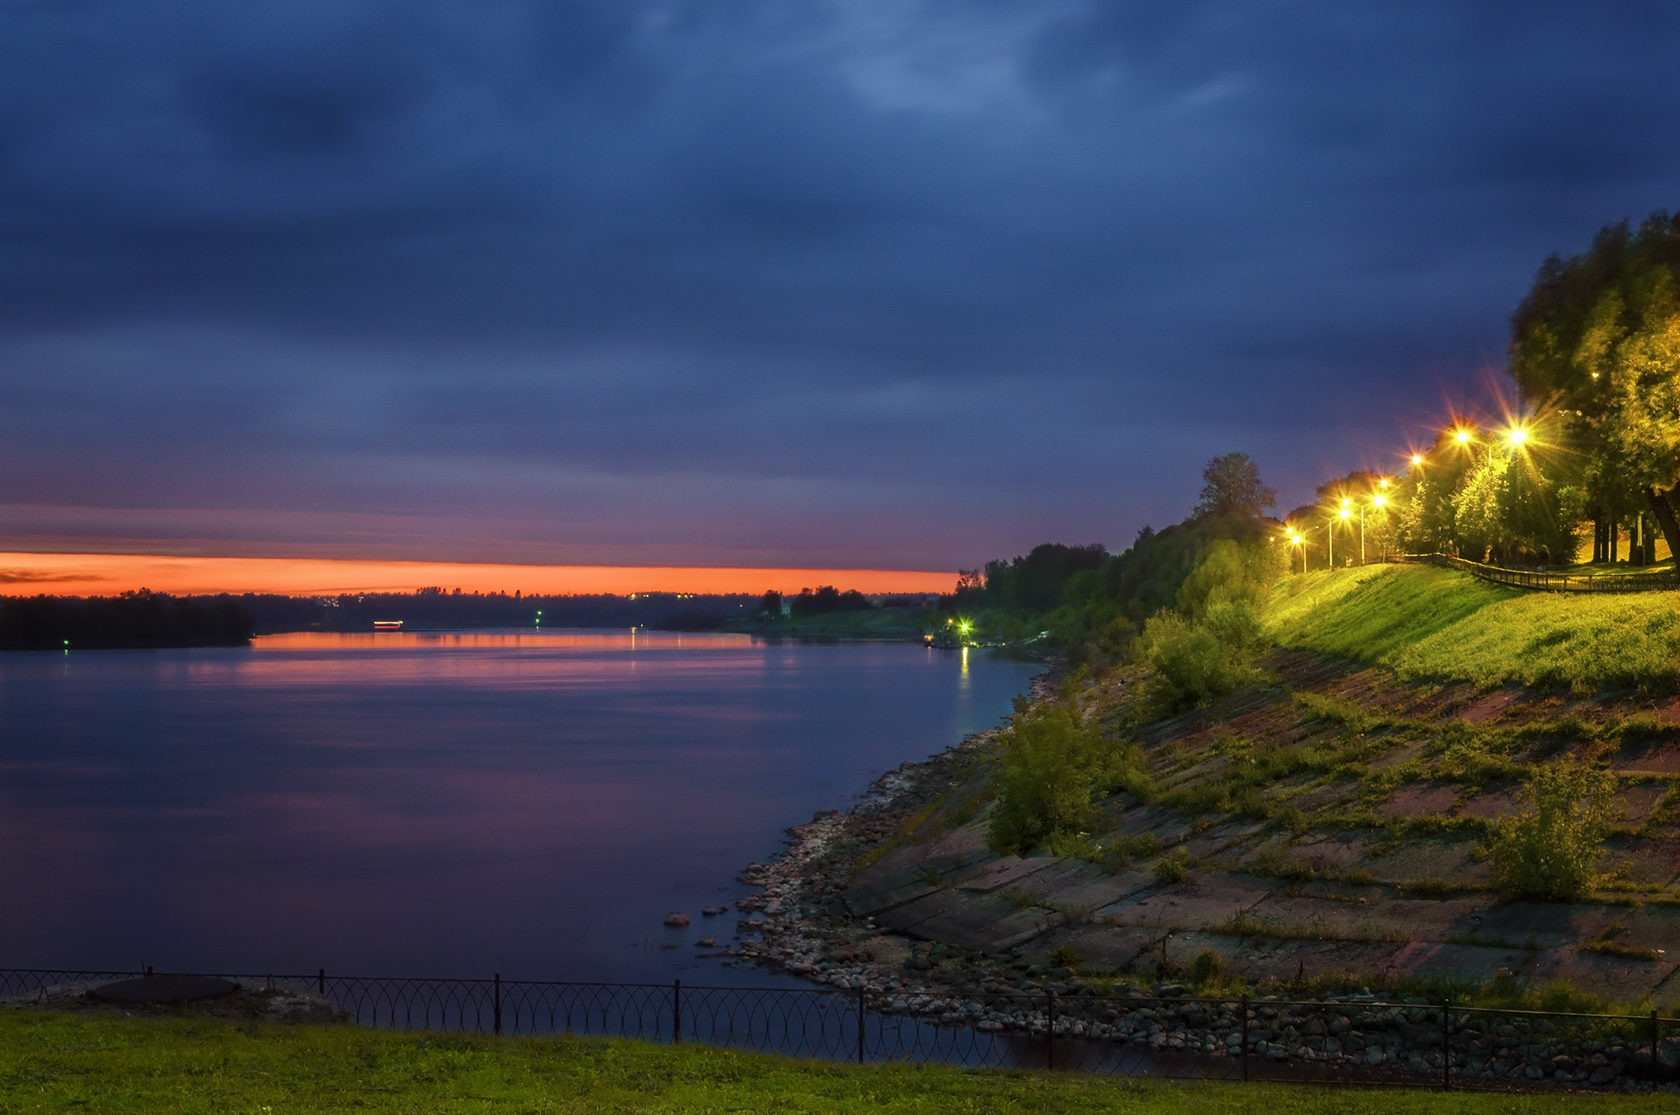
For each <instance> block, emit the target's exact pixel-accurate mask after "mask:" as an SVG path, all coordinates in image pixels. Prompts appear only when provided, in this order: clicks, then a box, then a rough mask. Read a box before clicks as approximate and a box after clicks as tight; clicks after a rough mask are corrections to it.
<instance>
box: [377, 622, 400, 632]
mask: <svg viewBox="0 0 1680 1115" xmlns="http://www.w3.org/2000/svg"><path fill="white" fill-rule="evenodd" d="M402 625H403V621H402V620H400V619H376V620H374V621H373V629H374V630H375V631H401V630H402Z"/></svg>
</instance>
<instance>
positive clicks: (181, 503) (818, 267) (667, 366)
mask: <svg viewBox="0 0 1680 1115" xmlns="http://www.w3.org/2000/svg"><path fill="white" fill-rule="evenodd" d="M1677 24H1680V16H1676V15H1673V14H1671V13H1670V12H1669V11H1668V10H1667V9H1666V8H1663V7H1653V6H1647V5H1624V6H1612V7H1609V8H1605V7H1602V6H1600V7H1595V8H1591V9H1589V8H1585V7H1580V6H1573V7H1565V6H1563V5H1554V4H1540V5H1533V4H1527V5H1523V6H1520V7H1519V6H1516V5H1514V4H1503V3H1500V4H1485V5H1474V6H1470V7H1466V6H1463V5H1458V4H1450V3H1446V2H1444V0H1443V2H1438V3H1417V4H1398V3H1395V4H1380V5H1374V6H1373V5H1365V6H1363V7H1358V8H1343V9H1336V10H1333V11H1332V10H1328V9H1325V8H1324V7H1323V6H1322V5H1314V4H1307V3H1304V2H1289V3H1277V4H1266V5H1259V6H1257V5H1241V4H1234V3H1229V2H1211V0H1209V2H1195V3H1188V4H1178V5H1161V4H1145V3H1131V2H1125V3H1098V2H1096V0H1055V2H1052V3H1048V4H1043V5H1035V6H1027V7H1023V6H1021V5H1016V4H1005V3H1001V2H983V0H967V2H959V0H920V2H904V0H898V2H894V3H887V2H885V0H853V2H851V3H846V4H840V3H820V4H810V5H798V6H789V5H779V4H771V3H768V2H751V0H729V2H716V0H714V2H700V0H669V2H655V0H645V2H606V0H601V2H583V0H577V2H571V3H565V4H541V3H535V2H515V0H500V2H494V3H473V4H467V3H464V2H462V3H442V4H428V5H421V6H415V5H409V4H397V3H394V2H393V3H386V2H375V0H354V2H349V3H346V2H343V0H340V2H336V3H326V2H324V0H310V2H299V0H287V2H284V3H282V2H279V0H263V2H255V3H250V4H241V5H231V6H230V5H219V4H209V3H199V2H186V0H176V2H165V3H153V4H146V5H129V4H122V3H118V2H116V0H101V2H92V0H84V2H80V3H66V2H62V0H53V2H49V0H11V2H10V3H7V4H4V5H0V368H4V369H5V370H4V371H0V377H3V382H0V387H4V389H5V397H6V399H7V406H6V408H5V410H4V411H3V412H0V435H3V437H0V469H3V470H4V472H3V475H5V476H7V477H8V478H9V480H10V482H11V485H12V489H13V490H12V491H10V492H0V531H5V532H7V533H9V534H11V535H13V536H20V537H21V536H37V537H46V536H48V535H50V536H51V537H53V538H55V539H62V538H64V537H67V536H75V535H76V532H82V533H83V534H86V535H87V536H88V537H89V545H90V546H97V542H96V540H95V536H96V535H97V534H98V533H99V532H98V528H97V521H98V519H99V516H100V515H102V514H103V515H106V516H108V517H111V518H113V520H115V519H117V518H120V519H121V520H122V525H121V526H120V528H117V527H113V531H116V530H118V529H120V530H121V532H122V533H123V535H124V537H130V538H132V537H137V536H142V535H147V536H149V535H148V531H151V530H152V529H153V528H150V527H144V528H143V523H142V522H141V521H140V520H139V519H136V518H135V516H141V517H144V516H152V518H151V519H150V520H148V521H151V522H154V523H155V524H159V525H157V526H156V530H155V534H156V536H157V537H160V538H166V537H168V530H169V528H168V527H167V523H168V522H169V521H171V520H170V518H169V517H170V516H171V515H184V516H188V517H189V519H190V525H188V526H183V527H182V529H183V530H184V531H189V532H190V533H191V534H192V536H193V537H196V538H201V539H202V538H214V537H218V535H217V531H216V528H215V527H214V523H213V520H211V519H207V518H205V517H204V516H209V515H213V514H221V515H223V516H225V519H224V521H225V522H226V523H228V524H229V525H228V527H227V529H226V531H225V532H224V534H225V537H226V539H227V540H228V541H229V543H230V544H235V543H236V544H237V545H239V546H241V547H244V548H246V549H251V548H253V547H261V546H268V547H270V548H272V549H274V550H275V551H276V552H280V551H282V550H285V551H286V552H292V551H291V550H290V549H288V548H289V547H296V546H300V545H306V544H308V545H317V546H322V547H329V546H339V545H341V544H347V543H344V539H345V537H346V535H345V534H344V533H343V532H344V531H345V529H346V528H345V526H344V523H345V521H346V520H345V519H342V518H337V517H336V516H349V517H351V519H353V518H354V516H356V515H357V514H358V513H360V514H364V515H369V516H380V515H386V514H397V515H399V518H398V519H394V520H389V524H393V525H390V529H389V530H388V531H386V532H384V533H383V535H380V534H379V533H378V532H376V536H375V537H373V538H372V539H370V540H368V541H367V542H366V544H367V545H369V546H372V547H375V548H377V547H379V546H387V547H396V548H400V549H402V550H403V552H404V553H405V555H406V556H421V555H420V551H426V550H427V548H428V547H429V548H431V549H433V550H436V551H437V552H438V554H439V556H450V557H454V558H461V557H470V556H472V555H473V553H474V547H475V545H477V544H479V543H476V542H475V539H480V540H483V539H495V540H498V541H497V542H496V543H495V545H505V546H517V547H519V548H520V553H522V554H524V555H526V556H527V557H529V556H530V555H532V554H538V553H541V552H552V553H556V554H558V553H561V552H562V551H563V550H564V548H565V547H566V546H571V547H574V549H573V550H565V552H581V551H580V550H577V549H575V548H577V547H582V548H584V549H588V548H589V547H596V548H597V550H591V551H590V552H597V551H598V550H599V548H602V547H604V548H606V549H607V550H610V551H611V552H613V553H618V554H623V555H629V554H631V553H632V552H633V551H635V549H636V548H637V547H642V548H644V549H645V550H646V552H649V553H654V552H657V553H659V554H661V555H665V556H667V557H669V556H670V555H674V554H682V553H689V554H690V558H688V559H683V560H697V561H702V560H718V561H738V560H742V559H743V557H744V556H745V557H750V556H751V555H768V554H775V555H777V556H776V558H775V560H777V561H789V560H797V559H796V558H795V557H791V556H790V555H797V554H798V553H808V554H810V555H811V557H810V561H811V562H812V563H813V564H816V563H825V562H832V561H836V560H842V559H844V560H849V561H855V562H863V563H879V564H889V565H890V564H900V563H907V562H915V563H932V564H935V565H958V564H973V563H975V562H977V561H980V560H984V559H985V558H986V557H990V556H995V555H997V554H999V553H1004V552H1009V551H1018V550H1021V549H1024V548H1026V547H1028V546H1030V545H1031V544H1032V543H1034V542H1036V541H1039V540H1042V539H1043V538H1045V537H1059V538H1067V539H1071V540H1077V541H1089V540H1093V539H1102V540H1104V541H1107V542H1109V543H1110V544H1111V545H1116V546H1118V545H1123V544H1124V543H1125V542H1126V541H1127V540H1129V538H1130V537H1131V535H1132V534H1133V533H1134V532H1135V530H1136V528H1137V526H1139V525H1141V524H1142V522H1144V521H1151V522H1153V523H1155V524H1156V525H1161V524H1163V523H1165V522H1168V521H1171V520H1173V519H1176V518H1178V517H1180V516H1182V514H1183V513H1184V512H1185V511H1186V510H1187V509H1188V506H1189V504H1190V503H1191V502H1192V501H1193V499H1194V495H1195V489H1196V487H1197V480H1198V476H1199V470H1200V467H1201V465H1202V463H1203V462H1205V460H1206V459H1207V458H1208V457H1211V456H1212V455H1214V454H1216V453H1219V452H1224V451H1227V450H1231V449H1241V450H1244V451H1248V452H1250V453H1252V454H1253V455H1254V456H1255V457H1256V458H1257V459H1258V460H1259V461H1260V463H1261V466H1262V469H1263V470H1264V471H1265V473H1266V475H1267V476H1268V479H1271V480H1272V481H1273V482H1274V483H1276V484H1278V485H1279V486H1280V487H1283V488H1285V489H1286V494H1285V496H1284V500H1285V502H1286V503H1289V504H1290V505H1291V506H1293V504H1294V503H1296V502H1299V501H1300V499H1302V498H1305V495H1306V494H1310V491H1311V489H1312V487H1313V486H1315V485H1316V483H1317V482H1318V480H1319V479H1321V478H1322V475H1328V474H1332V473H1339V472H1343V471H1346V470H1347V469H1348V468H1350V467H1353V466H1354V465H1356V464H1370V463H1374V459H1376V458H1380V457H1381V456H1382V455H1383V453H1385V452H1387V451H1388V449H1389V448H1391V447H1396V446H1399V445H1401V444H1403V443H1404V441H1405V440H1406V439H1407V438H1408V437H1411V436H1412V435H1413V430H1411V429H1402V428H1398V427H1399V425H1400V424H1401V423H1400V422H1399V421H1398V419H1399V418H1402V417H1403V419H1404V422H1405V424H1408V425H1416V424H1423V423H1427V422H1428V421H1430V420H1431V417H1430V415H1431V413H1432V411H1434V410H1437V409H1439V408H1440V407H1441V403H1442V400H1443V399H1444V398H1445V397H1449V396H1452V395H1455V394H1460V393H1467V392H1477V393H1480V392H1481V391H1482V390H1483V388H1484V383H1485V376H1486V373H1487V369H1488V368H1489V367H1490V366H1497V365H1498V363H1499V361H1500V359H1501V354H1502V352H1503V346H1504V330H1505V315H1506V314H1508V313H1509V311H1510V309H1511V308H1512V307H1513V306H1514V305H1515V304H1516V302H1517V300H1518V299H1520V297H1521V295H1522V293H1523V291H1524V289H1525V288H1526V285H1527V283H1528V282H1529V281H1530V279H1531V278H1532V275H1533V273H1534V269H1535V268H1536V267H1537V266H1538V264H1539V262H1540V261H1541V259H1543V258H1544V256H1545V255H1546V254H1547V253H1549V252H1552V251H1564V252H1570V251H1575V250H1579V249H1580V248H1581V247H1583V246H1584V245H1585V244H1586V242H1587V241H1588V239H1589V238H1590V236H1591V234H1592V232H1593V230H1594V229H1596V228H1597V227H1598V226H1599V225H1601V224H1603V223H1606V222H1609V221H1614V220H1618V219H1621V218H1623V217H1633V218H1635V219H1637V218H1638V217H1640V216H1642V215H1643V214H1644V213H1646V212H1648V211H1649V210H1651V209H1654V208H1658V207H1662V206H1667V205H1671V204H1673V199H1672V198H1671V197H1669V196H1666V193H1667V191H1669V190H1671V188H1672V183H1673V182H1674V181H1676V180H1677V178H1680V175H1677V173H1676V172H1677V171H1680V165H1677V164H1680V153H1676V151H1675V149H1674V147H1673V145H1672V143H1670V142H1669V139H1670V136H1669V134H1668V133H1669V131H1670V130H1671V129H1670V128H1668V126H1667V122H1668V121H1670V120H1672V119H1673V118H1674V116H1675V111H1676V109H1677V108H1680V104H1677V102H1680V90H1676V88H1675V87H1674V86H1673V84H1672V83H1671V82H1668V81H1667V80H1666V79H1665V77H1664V75H1665V74H1666V70H1667V65H1666V50H1667V47H1668V45H1669V44H1671V43H1672V42H1673V39H1674V35H1673V32H1674V31H1675V30H1676V29H1677V26H1676V25H1677ZM1373 416H1380V417H1373ZM32 507H33V508H41V507H52V508H59V509H63V508H75V507H81V508H84V509H90V510H88V511H87V513H86V514H85V515H82V516H80V517H77V516H76V515H74V514H72V513H71V512H68V511H62V510H61V511H54V512H53V513H52V514H51V515H47V514H46V513H44V512H33V511H27V510H26V509H27V508H32ZM6 508H11V510H9V511H8V510H6ZM264 509H267V510H269V511H272V512H273V513H274V514H273V518H272V521H273V522H274V524H275V525H274V527H273V534H274V536H273V537H271V538H267V539H264V538H262V537H261V535H262V531H263V528H262V526H261V522H262V515H261V512H262V511H263V510H264ZM66 515H68V516H69V518H65V516H66ZM312 515H313V516H317V517H315V518H310V516H312ZM181 521H183V522H186V521H187V520H181ZM428 521H429V522H431V523H432V524H433V526H432V527H426V526H424V525H423V524H425V523H426V522H428ZM66 524H69V525H66ZM394 524H400V525H394ZM484 545H485V548H486V549H492V548H494V547H493V546H492V545H491V544H489V543H484ZM545 547H546V548H547V549H546V551H545ZM444 551H447V555H445V553H444ZM848 554H849V555H851V556H850V557H849V558H847V557H846V555H848ZM481 556H484V557H493V556H495V554H493V553H488V552H487V553H484V554H483V555H481ZM619 560H629V557H628V556H624V557H621V558H620V559H619Z"/></svg>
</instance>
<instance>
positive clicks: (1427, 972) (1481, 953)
mask: <svg viewBox="0 0 1680 1115" xmlns="http://www.w3.org/2000/svg"><path fill="white" fill-rule="evenodd" d="M1532 957H1533V953H1530V952H1528V951H1526V950H1523V949H1517V948H1494V947H1491V946H1486V945H1451V944H1447V943H1446V942H1444V941H1414V942H1412V943H1411V944H1408V945H1404V946H1402V947H1401V948H1400V949H1399V950H1397V951H1396V952H1395V954H1394V957H1393V959H1392V961H1391V970H1390V972H1389V973H1388V974H1390V975H1395V976H1417V977H1420V978H1428V979H1455V980H1465V981H1470V982H1481V981H1483V980H1489V979H1492V978H1493V977H1494V976H1496V975H1498V974H1499V973H1500V971H1501V970H1504V971H1507V972H1517V973H1520V971H1521V970H1522V968H1523V966H1524V965H1525V964H1527V963H1528V962H1529V960H1530V959H1531V958H1532Z"/></svg>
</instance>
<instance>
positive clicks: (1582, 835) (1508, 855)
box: [1488, 759, 1616, 902]
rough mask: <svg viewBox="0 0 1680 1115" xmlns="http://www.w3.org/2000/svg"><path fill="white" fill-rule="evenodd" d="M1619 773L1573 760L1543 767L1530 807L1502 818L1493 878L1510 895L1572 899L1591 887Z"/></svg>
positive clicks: (1529, 788) (1529, 791)
mask: <svg viewBox="0 0 1680 1115" xmlns="http://www.w3.org/2000/svg"><path fill="white" fill-rule="evenodd" d="M1615 788H1616V776H1615V774H1613V773H1612V772H1610V771H1608V770H1604V769H1602V768H1597V767H1591V766H1588V765H1586V764H1584V763H1579V762H1576V761H1574V760H1572V759H1564V760H1559V761H1557V762H1553V763H1549V764H1546V765H1543V766H1541V767H1538V768H1537V769H1536V770H1535V771H1534V774H1533V775H1532V776H1530V778H1529V780H1528V782H1527V783H1526V784H1525V785H1524V786H1523V790H1522V796H1523V798H1524V799H1525V802H1526V805H1527V808H1525V809H1524V810H1523V811H1522V812H1521V813H1519V814H1517V815H1516V816H1514V817H1505V818H1502V819H1501V820H1500V822H1499V824H1498V826H1497V827H1496V828H1495V830H1494V833H1493V838H1492V840H1491V841H1490V842H1489V844H1488V863H1489V879H1490V881H1491V882H1492V883H1493V886H1494V887H1495V889H1497V890H1498V891H1499V892H1500V893H1501V894H1502V895H1504V896H1505V897H1507V898H1524V899H1535V900H1539V901H1544V902H1570V901H1573V900H1575V899H1578V898H1581V897H1583V896H1584V895H1585V894H1586V893H1587V892H1588V891H1589V890H1591V889H1592V885H1593V882H1594V880H1595V878H1596V877H1595V875H1594V873H1593V864H1594V863H1595V862H1596V861H1597V860H1598V857H1599V853H1600V847H1599V846H1600V843H1601V842H1602V841H1603V839H1604V836H1605V833H1606V832H1608V831H1609V828H1610V822H1611V820H1612V819H1613V817H1614V803H1613V798H1612V794H1613V792H1614V790H1615Z"/></svg>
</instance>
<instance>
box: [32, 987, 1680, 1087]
mask: <svg viewBox="0 0 1680 1115" xmlns="http://www.w3.org/2000/svg"><path fill="white" fill-rule="evenodd" d="M148 974H149V973H148ZM135 975H136V973H134V972H108V971H107V972H95V971H54V970H39V969H27V970H26V969H10V970H0V998H6V999H11V1000H14V1001H15V1000H20V999H22V1000H28V999H31V998H35V999H41V1000H45V999H47V998H48V997H49V996H50V995H52V994H53V993H55V992H56V993H57V994H58V995H60V996H62V995H63V994H64V989H66V988H74V987H85V986H92V985H95V984H98V983H101V982H110V981H116V980H121V979H128V978H133V977H134V976H135ZM223 978H226V979H231V980H233V981H235V982H236V983H239V984H240V985H242V986H243V987H246V988H248V989H251V990H255V991H264V990H280V989H285V990H292V991H297V992H305V993H312V994H314V995H315V996H318V997H320V998H322V999H324V1000H326V1001H327V1002H328V1003H330V1004H331V1005H332V1007H333V1009H334V1010H336V1011H337V1012H339V1013H340V1014H341V1016H342V1017H344V1018H345V1019H347V1020H350V1021H354V1022H356V1023H359V1024H361V1025H364V1026H369V1027H378V1028H384V1029H398V1030H430V1031H445V1032H457V1033H478V1034H527V1035H540V1034H579V1035H594V1036H610V1037H623V1038H635V1039H638V1040H642V1041H655V1042H673V1043H681V1042H699V1043H703V1044H707V1045H715V1046H725V1047H730V1048H739V1049H750V1050H755V1051H760V1052H770V1053H780V1054H785V1055H790V1056H800V1057H812V1058H819V1059H826V1060H844V1061H857V1062H871V1061H926V1062H940V1063H946V1064H955V1065H965V1066H996V1067H1002V1068H1053V1069H1062V1070H1072V1071H1082V1072H1093V1073H1109V1074H1120V1075H1129V1076H1154V1077H1172V1078H1184V1079H1226V1080H1285V1081H1301V1082H1310V1081H1319V1082H1326V1083H1330V1082H1334V1083H1385V1084H1405V1085H1422V1086H1429V1087H1441V1088H1454V1087H1472V1088H1534V1087H1544V1086H1555V1085H1561V1086H1566V1087H1571V1088H1587V1089H1600V1090H1617V1091H1621V1090H1645V1089H1649V1088H1653V1087H1666V1088H1671V1089H1672V1088H1675V1087H1677V1086H1680V1020H1677V1019H1674V1018H1663V1017H1660V1016H1659V1015H1658V1013H1657V1012H1656V1011H1652V1012H1650V1013H1649V1014H1647V1015H1598V1014H1564V1013H1547V1012H1538V1011H1511V1010H1486V1009H1479V1008H1468V1007H1457V1006H1453V1005H1451V1004H1450V1003H1444V1002H1443V1003H1420V1002H1384V1001H1379V1000H1375V999H1372V998H1368V997H1351V998H1344V999H1331V1000H1322V1001H1311V1002H1306V1001H1295V1000H1288V999H1281V998H1273V997H1267V998H1237V999H1195V998H1183V997H1173V998H1146V997H1138V996H1133V995H1120V994H1104V993H1101V992H1099V991H1097V990H1093V989H1087V988H1080V989H1079V992H1078V993H1077V994H1069V995H1058V994H1054V993H1049V992H1043V993H1008V994H994V993H988V994H986V995H985V997H984V1002H981V1001H980V1000H978V999H976V998H966V997H962V996H952V995H946V994H936V993H927V994H920V995H893V996H877V995H872V994H870V993H869V992H867V991H863V990H857V991H844V990H823V989H812V990H803V989H786V988H778V989H762V988H760V989H754V988H742V987H689V986H684V985H683V984H682V983H681V982H680V981H679V982H675V983H672V984H668V985H667V984H602V983H565V982H556V981H545V980H509V979H503V978H501V976H500V975H495V976H492V977H491V978H489V979H415V978H385V977H368V976H339V975H328V974H327V973H326V972H325V971H324V970H322V971H318V972H316V974H315V975H312V976H310V975H285V976H277V975H264V976H250V975H242V976H224V977H223Z"/></svg>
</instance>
